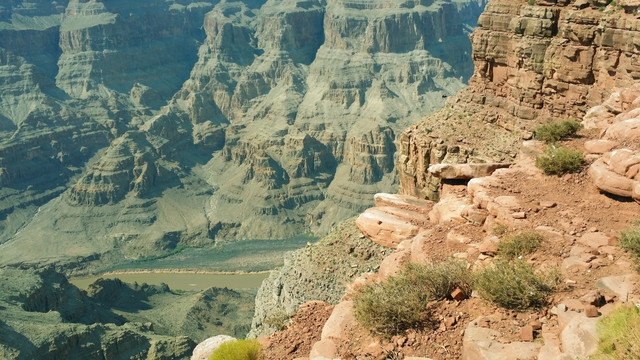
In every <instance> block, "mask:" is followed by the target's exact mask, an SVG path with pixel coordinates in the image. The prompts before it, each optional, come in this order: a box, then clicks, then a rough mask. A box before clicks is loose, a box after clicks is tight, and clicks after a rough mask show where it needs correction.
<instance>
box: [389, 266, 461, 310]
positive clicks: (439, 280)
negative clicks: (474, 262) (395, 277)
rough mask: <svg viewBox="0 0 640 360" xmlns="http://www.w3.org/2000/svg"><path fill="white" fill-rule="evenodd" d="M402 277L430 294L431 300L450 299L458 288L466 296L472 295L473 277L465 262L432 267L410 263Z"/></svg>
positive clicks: (401, 274)
mask: <svg viewBox="0 0 640 360" xmlns="http://www.w3.org/2000/svg"><path fill="white" fill-rule="evenodd" d="M400 276H402V277H405V278H406V279H409V280H410V281H412V282H415V284H416V285H417V286H419V287H420V288H422V289H423V291H425V292H426V293H428V294H430V297H429V300H442V299H444V298H447V297H450V296H451V293H452V292H453V291H454V290H455V289H456V288H460V290H462V291H463V292H464V293H465V294H468V295H470V294H471V283H472V282H473V276H472V274H471V272H470V271H469V270H468V269H467V263H466V262H464V261H458V260H453V259H450V260H447V261H444V262H441V263H439V264H430V265H421V264H416V263H408V264H407V265H405V268H404V269H403V271H402V272H401V273H400Z"/></svg>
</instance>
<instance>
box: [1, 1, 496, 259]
mask: <svg viewBox="0 0 640 360" xmlns="http://www.w3.org/2000/svg"><path fill="white" fill-rule="evenodd" d="M1 6H2V8H1V9H0V13H1V14H2V15H1V16H2V17H1V19H2V20H0V21H1V22H0V31H2V35H3V36H2V39H1V40H0V53H1V54H2V56H0V76H1V79H2V80H1V81H0V83H2V84H3V86H1V87H0V94H1V95H0V131H2V134H1V135H0V143H1V144H4V145H2V146H0V158H1V160H0V183H1V184H2V189H1V190H0V199H2V200H3V201H2V202H0V216H2V219H3V220H1V221H0V227H1V230H2V232H1V233H0V243H2V242H8V243H7V244H6V248H4V249H3V250H4V251H2V254H3V255H0V257H1V258H2V259H0V263H7V262H30V263H31V262H47V263H56V264H60V265H61V266H65V265H64V263H69V262H70V261H76V260H77V259H85V260H87V259H100V261H104V262H111V261H114V259H118V258H121V257H122V256H125V257H127V258H136V257H139V256H142V255H149V254H160V253H162V252H165V251H167V250H171V249H174V248H175V247H176V246H177V244H181V245H202V244H206V243H212V242H213V241H214V240H215V239H223V240H224V239H242V238H254V239H255V238H284V237H288V236H293V235H297V234H299V233H300V232H303V231H308V230H312V231H315V232H317V233H319V234H321V233H326V232H327V231H328V230H329V229H330V228H331V226H332V225H333V224H335V223H337V222H338V221H341V220H342V219H344V218H347V217H349V216H353V215H355V214H356V213H357V212H359V211H361V210H363V209H364V208H365V207H366V206H367V205H369V204H370V203H371V196H372V195H373V194H374V193H376V192H380V191H383V190H384V191H390V190H392V188H393V186H395V182H396V174H395V169H394V161H393V153H394V151H395V149H396V144H395V143H394V139H395V137H396V135H397V134H398V133H399V131H401V130H402V129H404V128H406V127H407V126H408V125H409V124H411V123H412V122H414V121H415V120H417V119H418V118H419V117H420V116H423V114H425V113H429V112H431V111H433V110H434V109H436V108H438V107H440V106H441V105H442V103H443V102H444V97H446V96H447V95H450V94H452V93H454V92H455V91H457V90H459V89H460V88H462V87H463V86H464V83H463V81H464V80H465V79H467V78H468V77H469V76H470V75H471V73H472V65H473V64H472V61H471V60H470V59H469V56H468V55H469V54H470V42H469V39H468V34H469V31H470V29H471V28H472V27H473V26H475V23H476V19H477V16H478V15H479V13H480V11H481V10H482V8H483V7H484V1H456V2H450V1H445V0H429V1H420V2H408V3H407V2H402V1H392V2H369V3H359V2H344V1H329V2H324V1H311V2H308V1H296V0H273V1H266V2H264V1H258V2H249V3H247V2H240V1H231V2H220V3H215V2H208V1H200V2H194V1H177V0H176V1H160V0H144V1H137V2H124V1H116V2H107V1H88V2H86V1H78V0H71V1H64V2H57V3H56V4H54V5H52V4H47V3H46V2H35V3H32V2H23V1H19V0H14V1H10V2H8V3H7V4H3V5H1ZM25 44H39V46H40V49H41V51H34V50H33V49H30V48H29V47H27V46H26V45H25ZM45 233H46V234H47V236H48V237H50V239H51V240H50V241H49V240H47V241H45V242H46V246H38V245H37V244H41V243H42V242H43V241H42V238H43V234H45ZM74 244H75V245H74ZM26 246H28V247H30V248H36V249H41V250H42V251H36V252H35V253H32V254H25V253H22V252H20V251H19V249H20V248H23V247H26ZM71 246H73V248H74V250H73V251H71V252H69V251H67V250H68V248H69V247H71ZM123 248H126V249H124V250H122V249H123ZM110 249H117V250H116V251H113V252H111V251H110ZM70 254H73V255H70Z"/></svg>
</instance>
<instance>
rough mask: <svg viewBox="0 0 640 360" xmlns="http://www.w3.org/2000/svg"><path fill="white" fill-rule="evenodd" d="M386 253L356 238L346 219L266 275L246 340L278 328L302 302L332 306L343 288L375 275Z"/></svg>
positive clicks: (292, 253) (355, 232)
mask: <svg viewBox="0 0 640 360" xmlns="http://www.w3.org/2000/svg"><path fill="white" fill-rule="evenodd" d="M388 253H389V250H388V249H384V248H383V247H381V246H378V245H376V244H373V243H371V242H370V241H369V240H368V239H366V238H365V237H364V236H362V234H360V232H359V231H358V229H357V228H356V226H355V224H354V220H349V221H347V222H345V223H343V224H341V225H340V226H339V227H337V228H336V229H335V230H334V231H332V232H331V233H329V235H327V236H326V237H324V238H322V239H320V240H319V241H318V242H316V243H314V244H312V245H309V246H307V247H305V248H303V249H300V250H296V251H294V252H291V253H289V254H287V256H286V257H285V262H284V266H283V267H282V269H279V270H276V271H274V272H272V273H271V275H269V277H268V278H267V279H266V280H265V281H264V282H263V283H262V286H261V287H260V290H258V295H257V296H256V311H255V315H254V317H253V322H252V324H251V331H250V332H249V337H258V336H262V335H268V334H271V333H273V332H274V331H277V330H280V329H282V328H283V327H284V326H286V325H287V323H288V320H289V318H291V317H292V316H293V315H294V314H295V313H296V311H297V310H298V308H299V307H300V306H301V305H302V304H304V303H306V302H308V301H313V300H319V301H324V302H327V303H330V304H335V303H337V302H338V301H340V299H341V298H342V296H343V295H344V294H345V285H346V284H347V283H349V282H351V281H352V280H353V279H354V278H355V277H357V276H359V275H360V274H361V273H363V272H371V271H375V270H377V269H378V266H380V262H381V260H382V257H383V256H384V255H385V254H388Z"/></svg>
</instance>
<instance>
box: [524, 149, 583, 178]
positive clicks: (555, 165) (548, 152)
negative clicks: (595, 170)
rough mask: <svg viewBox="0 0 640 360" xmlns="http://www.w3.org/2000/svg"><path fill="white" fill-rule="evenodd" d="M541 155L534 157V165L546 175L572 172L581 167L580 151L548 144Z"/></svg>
mask: <svg viewBox="0 0 640 360" xmlns="http://www.w3.org/2000/svg"><path fill="white" fill-rule="evenodd" d="M544 153H545V154H544V155H543V156H539V157H537V158H536V166H537V167H538V168H540V169H542V171H544V173H545V174H547V175H561V174H565V173H574V172H578V171H580V170H581V169H582V166H583V165H584V159H583V158H582V153H580V152H579V151H576V150H571V149H567V148H565V147H561V146H558V147H557V146H554V145H550V146H548V147H547V148H546V149H545V151H544Z"/></svg>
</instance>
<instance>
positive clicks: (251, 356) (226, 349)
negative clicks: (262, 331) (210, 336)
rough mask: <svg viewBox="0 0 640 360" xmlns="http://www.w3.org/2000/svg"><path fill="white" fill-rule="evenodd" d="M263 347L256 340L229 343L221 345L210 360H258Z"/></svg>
mask: <svg viewBox="0 0 640 360" xmlns="http://www.w3.org/2000/svg"><path fill="white" fill-rule="evenodd" d="M261 354H262V346H260V343H259V342H258V341H257V340H255V339H250V340H233V341H227V342H225V343H223V344H222V345H220V347H219V348H217V349H216V350H215V351H214V352H213V354H211V357H210V358H209V360H258V359H259V358H260V355H261Z"/></svg>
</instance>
